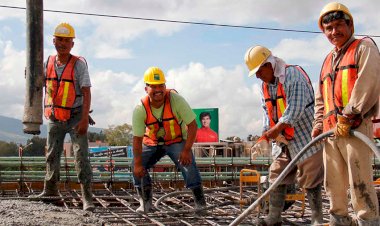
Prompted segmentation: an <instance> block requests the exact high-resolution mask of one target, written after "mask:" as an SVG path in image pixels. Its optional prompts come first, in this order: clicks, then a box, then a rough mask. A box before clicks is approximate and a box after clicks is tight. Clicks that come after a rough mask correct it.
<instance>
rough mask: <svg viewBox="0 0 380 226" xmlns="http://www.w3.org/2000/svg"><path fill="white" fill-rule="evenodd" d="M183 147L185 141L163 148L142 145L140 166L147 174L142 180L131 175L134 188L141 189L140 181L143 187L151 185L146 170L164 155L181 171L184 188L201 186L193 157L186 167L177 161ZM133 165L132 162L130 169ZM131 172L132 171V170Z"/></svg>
mask: <svg viewBox="0 0 380 226" xmlns="http://www.w3.org/2000/svg"><path fill="white" fill-rule="evenodd" d="M184 146H185V141H182V142H181V143H174V144H170V145H163V146H145V145H143V150H142V165H143V167H144V168H145V169H146V170H147V174H145V176H144V177H143V178H137V177H135V175H133V183H134V185H135V186H136V187H141V181H143V186H144V187H145V186H150V185H151V184H152V179H151V178H150V175H149V172H148V170H149V169H150V168H152V167H153V166H154V165H156V163H157V162H158V161H159V160H160V159H161V158H162V157H164V156H165V155H168V156H169V157H170V159H171V160H172V161H173V162H174V164H175V166H176V167H177V169H179V170H181V173H182V176H183V179H184V181H185V183H186V188H190V189H191V188H196V187H199V186H201V175H200V174H199V170H198V168H197V164H196V162H195V158H194V155H192V158H193V161H192V163H191V164H190V165H188V166H185V167H184V166H182V165H181V164H180V163H179V162H178V160H179V156H180V154H181V151H182V149H183V147H184ZM134 165H135V163H134V161H132V168H133V167H134ZM132 170H133V169H132Z"/></svg>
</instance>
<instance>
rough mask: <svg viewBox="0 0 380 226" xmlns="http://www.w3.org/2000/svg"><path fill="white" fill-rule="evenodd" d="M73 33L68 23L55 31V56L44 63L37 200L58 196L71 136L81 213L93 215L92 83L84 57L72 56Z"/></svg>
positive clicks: (59, 26) (60, 25) (62, 24)
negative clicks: (44, 125) (44, 130)
mask: <svg viewBox="0 0 380 226" xmlns="http://www.w3.org/2000/svg"><path fill="white" fill-rule="evenodd" d="M74 38H75V31H74V28H73V27H72V26H71V25H70V24H68V23H61V24H59V25H58V26H57V27H56V28H55V32H54V38H53V44H54V46H55V49H56V51H57V54H56V55H52V56H49V58H48V59H47V61H46V62H45V67H44V68H45V103H44V104H45V105H44V106H45V109H44V114H45V117H46V119H48V137H47V151H46V176H45V182H44V190H43V192H42V193H41V194H39V195H38V196H36V197H37V198H39V197H45V196H58V195H59V194H58V182H59V177H60V175H59V172H60V161H61V155H62V152H63V143H64V139H65V136H66V134H67V133H69V134H70V137H71V142H72V145H73V151H74V156H75V164H76V165H75V168H76V169H77V174H78V179H79V182H80V184H81V190H82V200H83V209H84V210H88V211H92V210H93V209H94V208H95V206H94V204H93V202H92V191H91V176H92V171H91V165H90V162H89V159H88V139H87V129H88V124H89V110H90V104H91V91H90V87H91V82H90V77H89V73H88V68H87V63H86V61H85V59H84V58H83V57H79V56H74V55H71V54H70V52H71V49H72V48H73V47H74V41H73V40H74Z"/></svg>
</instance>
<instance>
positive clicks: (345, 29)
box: [322, 19, 353, 49]
mask: <svg viewBox="0 0 380 226" xmlns="http://www.w3.org/2000/svg"><path fill="white" fill-rule="evenodd" d="M322 26H323V33H324V34H325V35H326V37H327V39H328V40H329V41H330V43H331V44H333V45H334V46H335V47H337V48H338V49H340V48H342V47H343V45H344V44H345V43H346V42H347V40H348V39H350V38H351V36H352V31H353V26H352V23H351V22H350V24H349V25H348V24H347V23H346V21H345V20H344V19H338V20H333V21H331V22H329V23H326V24H325V23H323V24H322Z"/></svg>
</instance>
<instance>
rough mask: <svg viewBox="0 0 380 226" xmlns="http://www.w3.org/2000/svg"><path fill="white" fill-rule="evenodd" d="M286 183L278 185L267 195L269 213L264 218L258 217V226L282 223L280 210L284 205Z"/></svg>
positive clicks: (271, 225)
mask: <svg viewBox="0 0 380 226" xmlns="http://www.w3.org/2000/svg"><path fill="white" fill-rule="evenodd" d="M285 196H286V185H284V184H283V185H279V186H278V187H277V188H275V189H274V190H273V191H272V192H271V193H270V197H269V213H268V216H267V217H266V218H265V219H259V221H258V225H260V226H280V225H282V218H281V212H282V210H283V209H284V206H285Z"/></svg>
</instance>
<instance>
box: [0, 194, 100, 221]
mask: <svg viewBox="0 0 380 226" xmlns="http://www.w3.org/2000/svg"><path fill="white" fill-rule="evenodd" d="M0 225H1V226H3V225H4V226H27V225H28V226H39V225H41V226H79V225H82V226H85V225H86V226H102V225H106V224H105V222H104V220H102V219H101V218H99V217H97V216H96V215H95V214H94V213H91V212H87V211H83V210H80V209H66V208H64V207H58V206H54V205H52V204H45V203H43V202H32V201H25V200H0Z"/></svg>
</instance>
